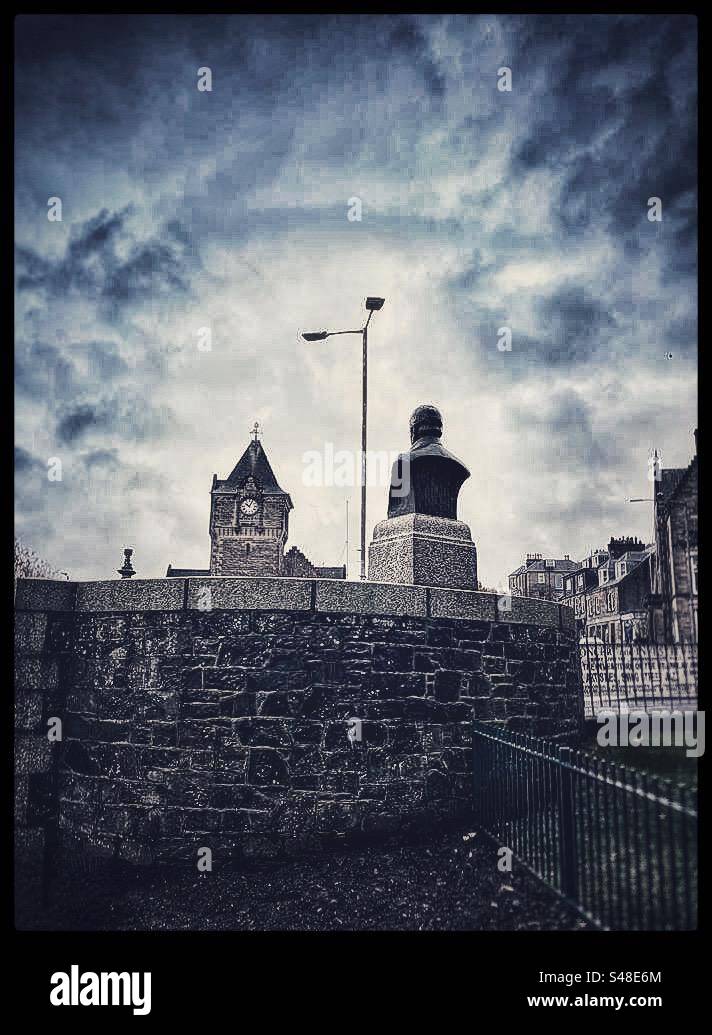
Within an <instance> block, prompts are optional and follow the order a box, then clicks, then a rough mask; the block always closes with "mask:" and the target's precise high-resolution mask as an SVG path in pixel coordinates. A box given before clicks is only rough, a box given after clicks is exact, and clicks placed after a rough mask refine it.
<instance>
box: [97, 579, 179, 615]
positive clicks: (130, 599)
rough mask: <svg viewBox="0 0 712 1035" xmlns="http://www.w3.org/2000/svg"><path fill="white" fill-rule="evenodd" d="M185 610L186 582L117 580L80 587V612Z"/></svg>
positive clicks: (177, 580) (172, 580)
mask: <svg viewBox="0 0 712 1035" xmlns="http://www.w3.org/2000/svg"><path fill="white" fill-rule="evenodd" d="M182 609H183V579H117V580H115V581H105V582H80V583H78V584H77V599H76V610H77V611H78V612H83V611H100V612H101V611H121V612H132V611H180V610H182Z"/></svg>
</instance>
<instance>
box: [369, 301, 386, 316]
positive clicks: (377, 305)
mask: <svg viewBox="0 0 712 1035" xmlns="http://www.w3.org/2000/svg"><path fill="white" fill-rule="evenodd" d="M385 301H386V300H385V298H371V297H369V298H367V299H366V309H368V311H369V312H378V310H379V309H383V303H384V302H385Z"/></svg>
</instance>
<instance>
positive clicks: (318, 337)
mask: <svg viewBox="0 0 712 1035" xmlns="http://www.w3.org/2000/svg"><path fill="white" fill-rule="evenodd" d="M384 302H385V299H384V298H372V297H370V296H369V297H368V298H367V299H366V311H367V312H368V318H367V320H366V323H365V324H364V325H363V327H360V328H359V329H358V330H356V331H310V332H305V333H304V334H302V338H304V340H305V341H324V340H325V339H326V338H332V337H335V336H336V335H337V334H360V335H361V338H362V343H363V358H362V380H361V578H362V579H365V578H366V425H367V415H368V325H369V323H370V322H371V317H372V316H373V314H374V313H375V312H378V310H379V309H382V308H383V303H384Z"/></svg>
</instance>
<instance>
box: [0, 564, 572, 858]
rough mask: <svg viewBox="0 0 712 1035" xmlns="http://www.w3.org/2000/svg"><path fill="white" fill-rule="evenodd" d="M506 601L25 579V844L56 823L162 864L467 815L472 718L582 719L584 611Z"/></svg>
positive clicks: (103, 849)
mask: <svg viewBox="0 0 712 1035" xmlns="http://www.w3.org/2000/svg"><path fill="white" fill-rule="evenodd" d="M496 601H497V598H496V596H495V595H493V594H487V593H477V592H468V591H460V590H447V589H429V588H426V587H419V586H400V585H381V584H374V583H368V582H366V583H353V582H340V581H330V580H323V579H297V578H289V579H288V578H258V579H250V578H208V579H197V578H194V579H161V580H145V581H138V580H131V581H128V580H126V581H114V582H94V583H79V584H70V583H61V582H46V581H41V580H21V581H20V582H19V583H18V590H17V610H18V619H17V694H18V696H17V709H18V723H19V733H18V752H17V764H18V781H17V791H18V826H19V830H20V834H21V837H20V843H19V850H20V852H21V853H22V852H23V851H25V855H26V856H27V858H31V857H33V853H34V852H35V848H33V843H34V844H35V847H36V844H37V843H39V841H38V839H40V838H41V836H42V832H43V830H44V829H46V828H49V827H50V826H51V825H52V824H53V822H55V821H56V822H57V824H58V828H59V836H60V838H61V839H62V841H63V842H66V843H71V844H79V845H80V846H81V848H82V849H85V850H86V851H88V852H91V853H99V854H101V853H103V854H106V855H112V856H118V857H119V858H123V859H127V860H130V861H133V862H138V863H152V862H163V861H177V860H188V859H192V860H195V858H196V854H197V851H198V849H199V848H201V847H210V848H211V849H212V851H213V854H214V856H215V855H218V856H220V857H221V858H222V859H226V858H230V859H237V858H240V857H245V856H269V855H274V854H276V853H280V852H285V851H286V852H293V853H297V852H301V851H304V850H312V849H318V848H321V847H323V846H328V845H332V844H334V843H339V842H343V841H344V840H347V839H348V838H358V837H368V836H383V835H395V836H399V835H402V834H403V833H404V832H406V831H411V830H414V829H415V830H420V829H423V828H425V827H429V826H432V825H433V824H447V823H449V822H451V821H453V820H456V819H458V818H460V817H463V816H464V815H466V814H468V812H469V808H470V799H471V793H470V790H471V779H472V776H471V773H472V765H471V750H472V746H471V730H470V720H471V718H472V717H473V716H474V717H476V718H478V719H484V720H487V721H491V722H496V723H500V724H502V725H505V726H508V727H509V728H512V729H516V730H526V731H528V732H530V733H533V734H538V735H546V736H550V737H552V738H565V737H571V736H573V735H575V734H576V732H577V730H578V726H579V722H580V676H579V668H578V655H577V647H576V643H575V635H574V630H573V613H572V612H571V610H570V609H569V608H566V607H561V606H560V605H558V604H553V603H549V602H546V601H534V600H529V599H526V598H518V597H513V598H512V611H511V612H509V613H506V614H502V615H499V617H498V613H497V607H496ZM501 619H506V620H501ZM50 715H59V716H60V717H61V718H62V720H63V739H62V742H61V744H59V745H54V746H50V745H49V744H48V742H47V737H46V728H47V718H48V717H49V716H50ZM354 718H355V719H358V720H359V723H358V724H356V726H355V727H354V731H355V732H356V733H357V735H359V734H360V738H361V739H356V740H352V739H350V737H349V728H350V724H349V721H348V720H350V719H354ZM53 751H55V752H56V755H55V757H52V752H53ZM33 831H34V834H33ZM33 837H35V839H36V840H35V842H33V841H32V838H33ZM23 839H24V840H23ZM22 844H25V846H26V847H25V849H23V848H22Z"/></svg>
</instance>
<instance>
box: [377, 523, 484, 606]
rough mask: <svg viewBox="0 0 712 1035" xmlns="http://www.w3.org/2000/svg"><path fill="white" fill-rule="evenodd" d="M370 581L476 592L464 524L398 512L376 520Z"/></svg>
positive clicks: (473, 563) (474, 565)
mask: <svg viewBox="0 0 712 1035" xmlns="http://www.w3.org/2000/svg"><path fill="white" fill-rule="evenodd" d="M368 577H369V580H370V581H371V582H399V583H405V584H406V585H414V586H449V587H451V588H453V589H477V550H476V548H475V544H474V543H473V542H472V535H471V533H470V529H469V526H468V525H466V524H465V522H464V521H456V520H454V519H452V518H442V517H432V516H431V515H428V514H403V515H401V516H400V517H392V518H386V520H385V521H379V522H378V524H377V525H376V527H375V528H374V530H373V541H372V542H371V545H370V546H369V548H368Z"/></svg>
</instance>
